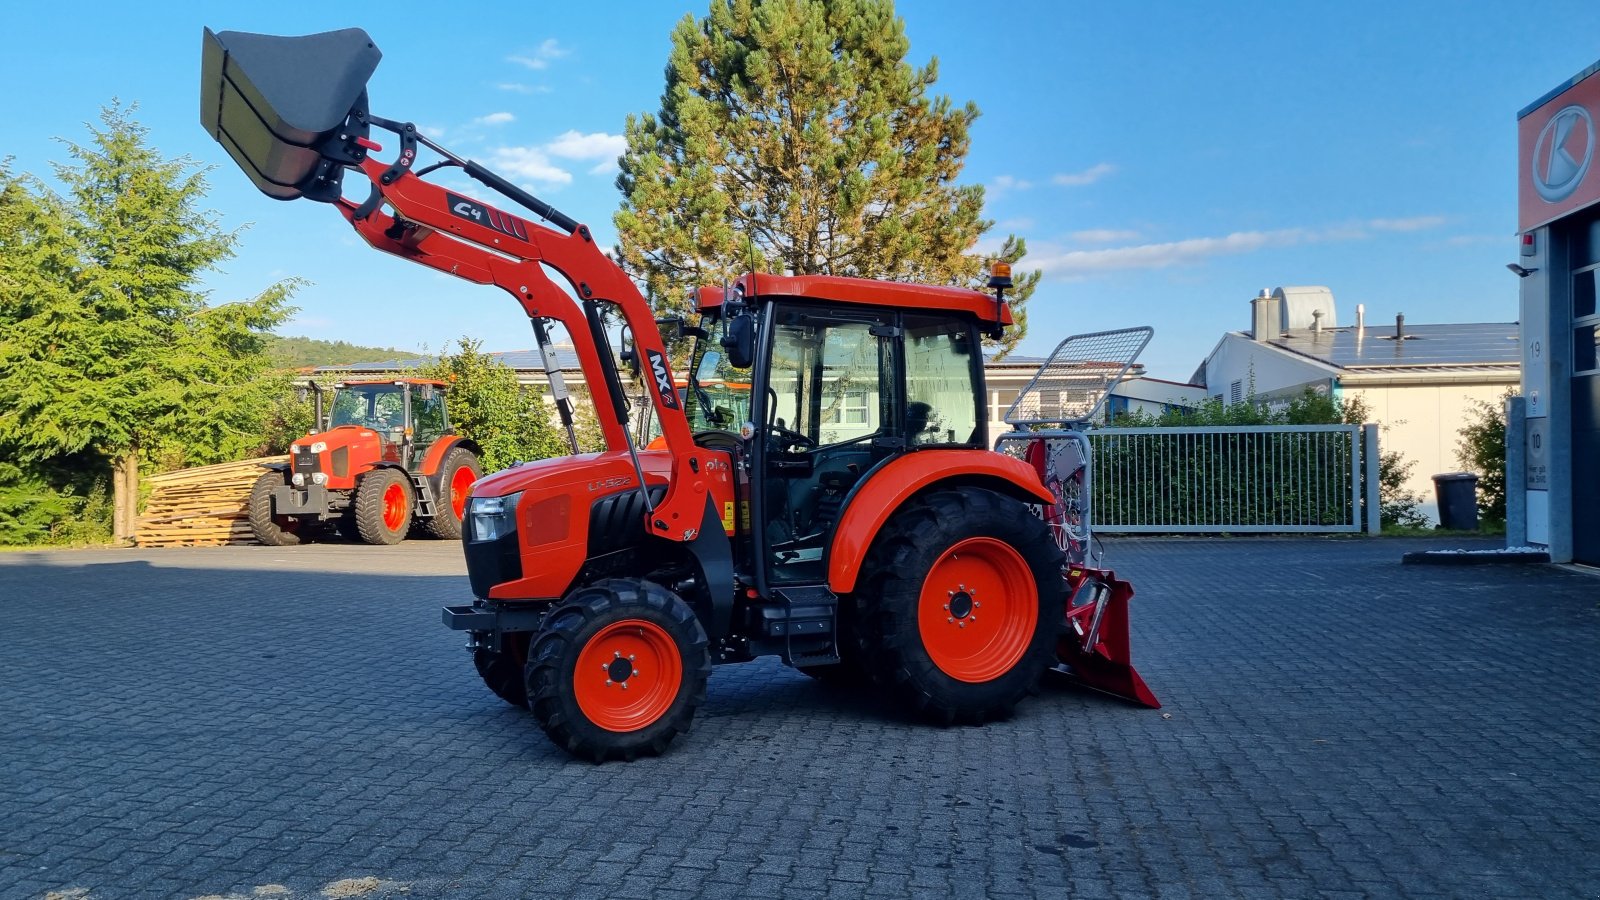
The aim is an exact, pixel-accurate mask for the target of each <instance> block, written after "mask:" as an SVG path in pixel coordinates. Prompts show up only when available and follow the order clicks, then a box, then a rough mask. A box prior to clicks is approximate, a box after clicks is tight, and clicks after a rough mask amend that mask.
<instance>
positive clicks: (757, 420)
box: [201, 29, 1157, 761]
mask: <svg viewBox="0 0 1600 900" xmlns="http://www.w3.org/2000/svg"><path fill="white" fill-rule="evenodd" d="M378 59H379V53H378V50H377V48H376V47H375V46H374V45H373V44H372V41H371V40H370V38H368V36H367V34H366V33H365V32H364V31H361V30H359V29H347V30H345V31H338V32H329V33H325V34H318V35H311V36H306V37H272V36H266V35H255V34H245V33H239V32H224V33H221V34H213V33H212V32H211V31H209V30H207V31H206V33H205V39H204V52H203V83H202V107H201V118H202V121H203V124H204V125H205V127H206V129H207V130H208V131H209V132H210V133H211V134H212V135H213V136H214V137H215V138H216V139H217V140H218V141H220V142H221V143H222V144H223V146H224V147H225V148H226V149H227V151H228V153H229V154H230V155H231V156H232V157H233V159H234V160H235V162H237V163H238V164H239V166H240V167H241V168H242V169H243V170H244V171H245V173H246V174H247V175H249V176H250V177H251V179H252V180H253V181H254V182H255V184H256V185H257V187H259V188H260V189H261V190H262V191H263V192H265V193H267V194H268V195H269V196H273V197H276V198H279V199H295V198H297V197H306V198H309V199H312V200H317V201H321V202H325V203H328V204H330V205H332V206H333V207H334V208H335V209H336V210H337V211H338V212H339V213H340V214H341V215H343V216H344V218H345V219H346V220H348V221H349V223H350V224H351V225H352V227H354V229H355V230H356V232H357V233H358V234H359V235H360V236H361V237H362V238H363V239H364V240H366V242H367V243H368V244H370V245H371V246H373V247H375V248H377V249H379V250H382V251H384V252H386V253H391V254H394V255H396V256H399V257H401V258H404V259H407V260H410V261H412V262H416V263H419V264H421V265H424V266H428V267H430V268H433V269H435V270H438V271H442V272H446V273H449V274H452V275H455V276H456V277H459V278H463V279H466V280H468V281H471V282H476V283H478V284H484V285H494V286H496V287H498V288H500V289H502V290H504V291H506V292H507V293H509V294H510V295H511V296H512V298H513V299H515V301H516V302H517V303H518V304H520V306H521V307H522V309H523V311H524V312H525V313H526V314H527V316H528V319H529V322H530V324H531V326H532V328H533V331H534V334H535V340H536V343H537V344H538V346H539V347H540V349H541V350H542V351H544V352H545V354H546V356H545V359H546V362H545V369H546V371H547V372H548V373H550V374H551V375H552V379H551V396H552V397H553V398H554V399H555V401H556V408H557V410H558V411H559V413H560V415H561V417H562V420H563V422H564V424H566V425H567V427H568V434H569V436H570V435H571V414H572V408H571V401H570V399H569V397H568V395H567V392H566V389H565V385H564V384H563V383H562V382H561V380H560V378H559V370H558V369H557V368H556V367H555V366H554V365H553V364H552V362H551V357H550V354H549V348H550V346H551V345H550V337H549V327H550V325H551V324H552V323H556V324H560V325H561V326H562V327H564V328H565V330H566V331H567V333H568V334H569V335H570V337H571V339H572V341H573V345H574V349H575V350H576V353H577V356H578V359H579V361H580V363H581V365H582V368H583V371H584V374H585V378H586V379H587V381H588V383H589V385H590V386H591V391H590V394H591V395H592V396H593V397H594V401H595V405H596V407H597V413H598V416H597V418H598V422H599V430H600V432H601V435H602V437H603V438H604V442H605V446H606V448H607V449H605V450H604V451H603V452H599V453H584V454H580V453H578V452H577V445H576V441H573V451H574V452H573V455H571V456H567V457H562V458H557V459H548V460H542V461H539V462H533V463H527V464H523V465H518V466H515V467H513V468H511V469H508V470H505V471H502V472H498V473H495V474H493V475H490V476H487V477H485V478H484V479H482V480H481V481H478V482H477V483H476V484H474V485H473V486H472V493H471V497H470V498H469V500H468V502H467V506H466V510H465V523H464V527H463V545H462V546H463V549H464V551H465V554H466V562H467V572H468V579H469V582H470V585H471V591H472V594H473V595H474V598H475V599H474V600H473V601H472V602H471V603H470V604H460V605H452V606H447V607H445V608H444V610H443V618H444V623H445V625H446V626H447V627H449V628H451V629H454V630H456V631H459V632H463V633H465V634H466V635H467V637H468V641H467V646H468V648H469V650H470V651H471V653H472V656H473V659H474V662H475V663H476V667H477V670H478V673H479V675H480V676H481V677H482V679H483V681H484V682H485V683H486V684H487V685H488V687H489V688H490V689H491V690H493V691H494V692H495V693H496V694H498V695H499V696H500V697H501V698H503V699H505V700H506V701H507V702H509V703H511V704H513V705H515V706H518V707H524V708H527V709H529V710H530V711H531V712H532V714H533V716H534V717H535V719H536V720H537V721H538V724H539V725H540V726H541V727H542V728H543V730H544V731H545V732H546V734H547V735H548V736H549V737H550V738H551V739H552V740H554V741H555V743H557V744H558V745H559V746H561V747H562V748H563V749H565V750H567V751H568V752H569V753H572V754H573V755H576V756H579V757H582V758H588V759H593V760H595V761H601V760H606V759H632V758H634V757H636V756H640V755H646V754H656V753H660V752H661V751H663V750H664V749H665V748H666V747H667V745H668V744H669V743H670V742H671V741H672V740H673V739H674V737H675V736H676V735H677V734H679V733H681V732H683V731H686V730H687V729H688V728H689V725H690V722H691V720H692V718H693V716H694V714H695V711H696V709H697V708H698V707H699V706H700V705H701V704H702V703H703V702H704V701H705V699H706V683H707V678H708V676H709V675H710V672H711V669H712V667H713V665H717V664H727V663H737V662H742V661H746V660H751V659H755V658H757V657H761V656H778V657H780V658H781V659H782V660H783V661H784V662H785V663H787V664H789V665H791V666H794V667H796V668H798V669H800V670H801V671H803V672H806V673H807V674H810V675H813V676H815V677H818V678H822V679H828V680H837V681H845V682H851V683H856V684H861V685H868V686H871V688H872V689H874V690H876V691H878V692H880V693H881V694H883V695H884V696H886V697H887V698H890V699H891V700H892V701H894V702H896V703H898V704H899V705H901V706H902V707H904V708H907V709H910V710H914V711H915V712H916V713H918V714H920V715H921V716H923V717H926V718H928V719H931V720H933V721H935V722H942V723H949V722H958V721H959V722H981V721H983V720H986V719H993V718H999V717H1003V716H1006V715H1008V714H1009V713H1010V712H1011V710H1012V708H1013V707H1014V706H1015V704H1016V703H1017V702H1018V701H1020V700H1021V699H1022V698H1023V697H1025V696H1026V695H1028V694H1029V693H1030V692H1031V691H1032V690H1034V689H1035V687H1036V685H1037V684H1038V683H1039V681H1040V679H1041V677H1042V676H1043V674H1044V673H1045V672H1046V670H1048V669H1052V668H1069V669H1070V672H1071V674H1072V675H1074V676H1076V677H1077V678H1078V679H1079V680H1081V681H1083V682H1085V683H1087V684H1089V685H1091V686H1093V687H1097V688H1100V689H1102V690H1107V691H1110V692H1113V693H1117V694H1120V695H1122V696H1125V697H1127V698H1129V699H1131V700H1134V701H1136V702H1140V703H1144V704H1147V705H1157V704H1156V702H1155V698H1154V697H1153V696H1152V695H1151V694H1150V692H1149V690H1148V689H1146V688H1145V686H1144V684H1143V682H1142V681H1140V679H1139V677H1138V675H1137V674H1136V673H1134V672H1133V669H1132V667H1131V666H1130V665H1129V662H1128V633H1127V621H1128V620H1127V615H1126V612H1127V604H1128V599H1129V597H1130V596H1131V594H1132V591H1131V589H1130V588H1129V587H1128V586H1127V584H1126V583H1125V582H1122V581H1118V580H1116V579H1115V578H1114V577H1113V576H1112V575H1111V573H1109V572H1103V571H1099V570H1095V569H1092V568H1088V567H1086V566H1084V565H1082V564H1080V563H1076V562H1073V563H1069V561H1068V559H1067V557H1066V556H1065V554H1064V553H1063V550H1062V548H1061V547H1060V546H1059V545H1058V543H1057V540H1056V539H1055V537H1054V535H1053V534H1052V526H1051V524H1050V523H1048V522H1047V521H1046V520H1045V518H1044V517H1043V516H1042V515H1041V512H1042V511H1045V510H1049V509H1053V508H1055V506H1056V504H1058V503H1060V502H1062V495H1061V493H1060V492H1059V491H1053V490H1051V489H1048V488H1046V487H1045V485H1044V483H1043V482H1042V480H1041V477H1040V470H1039V469H1038V468H1037V467H1036V466H1035V465H1032V464H1030V462H1029V461H1028V460H1027V459H1025V458H1019V457H1018V456H1016V455H1012V454H1009V453H1001V452H996V451H994V450H991V449H989V447H988V434H987V420H988V415H987V411H986V405H987V404H986V402H985V401H986V398H987V392H986V390H985V388H984V381H983V365H982V360H983V354H982V340H983V338H984V337H985V336H986V335H998V334H1000V333H1001V331H1002V329H1004V328H1005V327H1006V326H1008V325H1010V324H1011V322H1012V320H1011V313H1010V310H1009V308H1008V307H1007V305H1006V303H1005V300H1004V294H1005V290H1006V289H1007V288H1009V287H1010V277H1009V272H1005V271H1003V270H1000V267H998V266H997V267H996V271H995V272H994V273H993V277H992V278H991V280H990V287H991V288H992V289H993V291H994V293H993V294H992V295H991V294H985V293H980V292H977V291H972V290H966V289H962V288H955V287H933V286H924V285H915V284H905V283H892V282H881V281H872V280H867V279H858V278H840V277H829V276H810V275H797V276H784V275H769V274H750V275H746V276H744V277H743V278H741V279H739V281H738V282H737V283H736V284H733V285H731V286H728V287H727V288H709V289H702V290H701V291H700V292H699V294H698V307H699V312H700V318H699V321H698V323H696V324H694V325H690V324H688V323H685V322H682V321H672V322H668V323H665V325H663V323H658V322H657V321H656V320H655V319H654V316H653V313H652V310H651V307H650V305H649V303H648V302H647V301H646V300H645V298H644V297H643V296H641V295H640V293H639V290H638V288H637V287H636V286H635V285H634V283H633V282H632V281H631V280H629V278H628V277H627V276H626V274H625V273H624V272H623V271H622V270H621V269H620V268H618V267H617V265H616V264H615V263H613V262H612V260H611V259H610V258H608V257H607V256H606V254H605V253H604V252H603V251H602V250H601V248H600V247H599V246H598V245H597V244H596V242H595V239H594V236H593V235H592V234H591V232H590V230H589V228H588V227H587V226H584V225H582V224H580V223H578V222H577V221H575V220H573V219H571V218H570V217H568V216H566V215H564V214H562V213H561V212H559V211H558V210H556V209H554V208H553V207H551V206H550V205H549V204H548V203H545V202H544V201H542V200H540V199H538V198H537V197H534V196H532V195H531V194H529V193H527V192H525V191H523V190H522V189H520V188H518V187H517V186H516V185H514V184H512V183H510V182H508V181H507V180H506V179H504V178H502V177H501V176H499V175H496V174H495V173H493V172H491V171H489V170H488V169H486V168H484V167H483V166H481V165H480V164H478V163H476V162H474V161H472V160H468V159H463V158H461V157H458V156H456V155H455V154H453V153H451V152H450V151H449V150H447V149H445V148H444V147H441V146H439V145H438V144H437V143H435V142H434V141H432V140H430V139H428V138H427V137H426V136H424V135H422V134H420V133H418V131H417V129H416V127H415V126H414V125H412V124H410V123H407V122H398V121H394V120H389V119H384V118H380V117H378V116H376V115H373V114H371V113H370V112H369V110H368V105H367V96H366V83H367V80H368V78H369V77H370V76H371V74H372V72H373V70H374V68H375V67H376V65H377V63H378ZM375 131H382V132H387V134H388V135H389V137H385V138H384V140H385V141H386V142H387V141H389V140H390V139H391V138H392V139H393V140H394V141H397V142H398V146H396V147H395V148H394V149H393V150H392V151H390V153H389V154H387V155H386V160H385V159H380V158H379V154H380V153H382V152H383V151H382V149H381V146H380V144H379V142H377V141H375V140H373V139H372V137H371V135H372V134H373V133H374V132H375ZM422 148H426V149H427V150H430V151H432V153H433V154H435V155H436V156H437V157H438V160H437V161H436V162H433V163H431V164H429V165H426V166H423V165H420V164H419V162H418V155H419V153H420V151H421V149H422ZM442 167H456V168H459V169H460V170H461V171H462V172H464V174H465V175H467V176H468V177H471V178H473V179H475V180H477V181H479V182H481V183H482V184H484V185H486V186H487V187H489V188H491V189H493V190H495V191H496V192H498V193H500V194H501V195H503V196H505V197H507V198H509V199H510V200H512V201H513V202H515V203H517V204H519V205H521V206H523V207H524V208H526V209H528V210H529V211H531V212H532V213H534V214H535V215H537V216H538V217H540V218H542V219H544V220H545V222H546V223H548V224H540V223H536V222H533V221H530V220H527V219H523V218H521V217H520V216H517V215H513V214H511V213H507V212H505V211H503V210H500V209H497V208H495V207H492V206H490V205H488V204H486V203H483V202H482V201H480V200H477V199H475V198H472V197H468V196H466V195H464V194H463V193H461V192H459V191H458V190H457V189H455V188H447V187H443V186H440V185H438V184H435V183H434V182H431V181H429V180H428V179H427V176H428V175H429V174H430V173H432V172H434V171H436V170H438V169H440V168H442ZM347 174H353V175H355V176H356V177H358V178H359V179H361V180H362V182H363V183H364V185H365V186H367V192H366V196H365V197H364V198H363V197H361V196H360V191H359V190H358V191H356V192H355V194H354V196H352V197H346V196H345V190H346V189H345V188H344V187H343V186H342V185H341V180H342V178H343V176H345V175H347ZM551 272H554V273H556V274H557V275H559V276H560V278H561V279H562V280H563V281H564V282H565V284H564V285H557V283H556V282H555V281H553V280H552V279H551V277H550V275H549V274H548V273H551ZM608 315H614V316H616V317H619V318H620V321H621V322H622V323H623V326H624V333H625V334H627V335H631V345H630V346H627V347H625V348H624V351H623V353H622V358H623V359H624V360H627V361H631V362H632V363H633V364H635V365H636V366H637V368H638V370H639V371H640V372H641V373H642V375H643V381H644V384H645V386H646V390H647V399H648V402H649V404H650V406H651V407H652V411H653V413H654V416H655V419H656V421H657V423H658V425H659V427H660V429H661V438H662V444H663V446H661V448H660V449H648V448H646V449H641V448H639V447H638V446H637V444H636V442H635V438H634V435H633V434H632V433H631V432H630V430H629V428H628V421H629V415H628V404H627V401H626V400H625V397H624V379H623V377H622V375H621V374H620V372H619V368H620V367H619V363H618V355H617V353H616V352H614V351H613V349H612V347H611V345H610V342H609V337H608V334H607V331H606V320H607V317H608ZM662 327H668V328H671V329H673V330H674V331H675V332H676V334H675V335H674V336H675V337H686V338H692V339H693V341H694V349H693V353H692V355H691V357H690V359H689V363H688V367H687V371H686V372H685V373H684V377H683V383H684V385H685V388H684V392H683V394H682V396H681V398H680V395H679V393H678V391H677V389H676V383H677V381H678V379H677V377H675V375H674V373H673V372H672V368H671V366H670V364H669V361H668V353H667V348H666V344H665V341H664V340H663V337H662V334H661V330H660V329H661V328H662Z"/></svg>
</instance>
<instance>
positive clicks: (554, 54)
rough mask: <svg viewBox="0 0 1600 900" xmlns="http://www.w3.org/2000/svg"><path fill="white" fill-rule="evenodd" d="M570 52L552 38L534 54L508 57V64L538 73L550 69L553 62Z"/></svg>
mask: <svg viewBox="0 0 1600 900" xmlns="http://www.w3.org/2000/svg"><path fill="white" fill-rule="evenodd" d="M569 52H571V51H569V50H567V49H566V48H565V47H562V46H561V45H560V44H559V43H557V42H556V39H555V38H550V39H548V40H546V41H545V42H544V43H542V44H540V45H539V49H537V50H535V51H533V52H532V53H518V54H514V55H512V56H508V57H506V62H512V63H516V64H517V65H519V66H526V67H528V68H530V69H534V70H535V71H537V70H539V69H547V68H549V67H550V61H551V60H555V59H560V58H562V57H563V56H566V55H567V54H568V53H569Z"/></svg>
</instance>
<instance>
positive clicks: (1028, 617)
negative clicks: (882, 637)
mask: <svg viewBox="0 0 1600 900" xmlns="http://www.w3.org/2000/svg"><path fill="white" fill-rule="evenodd" d="M1038 623H1039V589H1038V586H1037V585H1036V584H1035V583H1034V580H1033V572H1032V571H1030V570H1029V569H1028V564H1027V562H1026V561H1024V560H1023V558H1022V554H1020V553H1018V552H1017V551H1016V548H1014V547H1012V546H1011V545H1010V544H1007V543H1005V542H1003V541H998V540H995V539H994V538H983V537H980V538H968V539H967V540H964V541H962V542H961V543H959V544H956V545H955V546H954V547H951V548H950V549H948V550H946V551H945V552H944V554H943V555H942V556H940V557H939V559H938V561H937V562H935V563H934V564H933V568H932V569H930V570H928V577H927V579H926V580H925V581H923V582H922V595H921V597H920V598H919V599H918V602H917V629H918V631H919V632H920V633H921V635H922V646H923V648H924V649H926V650H927V652H928V657H929V658H930V659H932V660H933V664H934V665H936V666H938V667H939V670H940V671H941V672H943V673H945V674H946V675H949V676H950V677H951V678H954V679H956V680H957V681H965V682H969V683H973V684H977V683H981V682H985V681H992V680H994V679H996V678H999V677H1000V676H1001V675H1004V674H1005V673H1007V672H1009V671H1011V668H1012V667H1013V666H1015V665H1016V664H1017V663H1018V661H1020V660H1021V659H1022V657H1023V654H1025V653H1027V652H1028V644H1029V643H1030V642H1031V641H1032V640H1033V633H1034V629H1035V628H1036V627H1037V625H1038Z"/></svg>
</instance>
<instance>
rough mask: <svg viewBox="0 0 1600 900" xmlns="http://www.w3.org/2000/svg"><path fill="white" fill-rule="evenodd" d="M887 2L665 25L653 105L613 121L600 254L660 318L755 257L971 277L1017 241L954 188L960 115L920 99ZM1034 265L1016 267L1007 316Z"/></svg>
mask: <svg viewBox="0 0 1600 900" xmlns="http://www.w3.org/2000/svg"><path fill="white" fill-rule="evenodd" d="M909 49H910V44H909V42H908V40H907V39H906V36H905V23H904V21H903V20H902V19H900V18H899V17H897V16H896V15H895V12H894V4H893V2H892V0H712V3H711V8H710V13H709V15H708V16H707V17H706V18H704V19H700V20H698V21H697V20H696V19H695V18H694V17H693V16H692V15H691V16H686V17H685V18H684V19H683V20H682V21H681V22H679V23H678V25H677V27H676V28H675V29H674V30H673V33H672V52H671V55H670V57H669V59H668V63H667V69H666V89H665V91H664V92H663V94H662V96H661V109H660V112H659V113H657V114H656V115H650V114H648V113H646V114H643V115H640V116H637V117H634V116H630V117H629V118H628V122H627V142H628V143H627V150H626V152H625V153H624V155H623V157H622V159H621V168H622V171H621V174H620V175H618V177H617V187H618V188H619V189H620V190H621V191H622V194H623V201H622V206H621V209H620V210H619V211H618V212H617V213H616V216H615V223H616V226H617V230H618V233H619V235H620V238H621V241H620V246H619V247H618V248H617V258H618V259H619V261H621V263H622V264H623V266H624V268H626V269H627V270H628V272H629V274H631V275H632V276H634V277H635V278H637V279H638V280H640V281H641V282H643V283H644V285H645V286H646V290H647V292H648V294H649V295H650V296H651V298H652V300H653V302H654V303H655V304H656V306H657V308H658V309H660V310H661V311H662V312H668V311H682V310H684V309H686V307H687V301H686V298H687V296H688V292H689V291H690V290H692V289H693V288H694V287H697V286H699V285H703V284H721V283H725V282H727V281H729V280H731V279H732V278H734V277H736V276H737V275H738V274H739V273H741V272H745V271H749V270H751V269H757V270H762V271H775V272H787V273H792V274H801V275H815V274H826V275H854V276H860V277H867V278H885V279H891V280H897V281H920V282H928V283H934V284H952V285H967V286H971V287H977V288H981V287H982V285H983V281H984V279H985V278H986V277H987V272H988V267H989V265H990V264H991V263H993V262H996V261H1000V262H1015V261H1016V260H1018V259H1021V258H1022V256H1023V255H1024V254H1025V253H1026V252H1027V247H1026V244H1025V243H1024V242H1023V240H1022V239H1021V238H1017V237H1015V236H1008V237H1007V238H1006V239H1005V241H1004V244H1003V246H1002V247H1001V249H1000V250H999V251H998V252H997V253H993V254H984V253H981V252H979V251H978V250H977V244H978V241H979V239H980V238H981V237H982V236H983V235H984V234H985V233H986V232H987V231H988V230H989V228H990V227H991V226H992V225H993V222H991V221H989V220H987V219H984V218H983V200H984V191H983V187H982V186H981V185H965V186H963V185H958V184H957V183H956V178H957V177H958V176H959V175H960V173H961V169H962V166H963V165H964V163H965V159H966V155H967V150H968V147H969V142H970V139H969V136H968V129H969V127H970V126H971V124H972V122H973V120H975V119H976V118H977V117H978V108H977V106H975V105H974V104H972V103H967V104H966V105H964V106H960V107H957V106H955V105H954V104H952V103H951V101H950V99H949V98H948V97H944V96H936V97H930V96H929V94H928V91H929V88H931V87H932V85H933V84H934V82H935V80H936V79H937V77H938V61H937V60H933V61H930V62H929V63H928V64H927V65H926V66H923V67H920V68H917V67H914V66H912V65H911V64H909V63H908V62H906V54H907V51H908V50H909ZM1038 278H1039V273H1037V272H1018V273H1017V274H1016V288H1015V290H1014V291H1013V292H1012V294H1011V303H1012V308H1013V312H1014V314H1015V315H1016V316H1017V325H1016V327H1014V328H1013V329H1011V330H1010V331H1009V332H1007V334H1006V335H1005V337H1004V338H1002V339H1001V340H1000V341H999V348H1000V350H1001V352H1002V353H1004V352H1009V351H1010V350H1011V349H1012V348H1013V347H1015V346H1016V343H1017V341H1018V340H1020V339H1021V337H1022V335H1023V334H1024V333H1025V331H1026V318H1025V315H1024V313H1023V310H1022V304H1023V303H1024V302H1025V301H1026V300H1027V298H1028V296H1029V295H1030V294H1031V293H1032V291H1033V288H1034V286H1035V285H1036V284H1037V283H1038Z"/></svg>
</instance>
